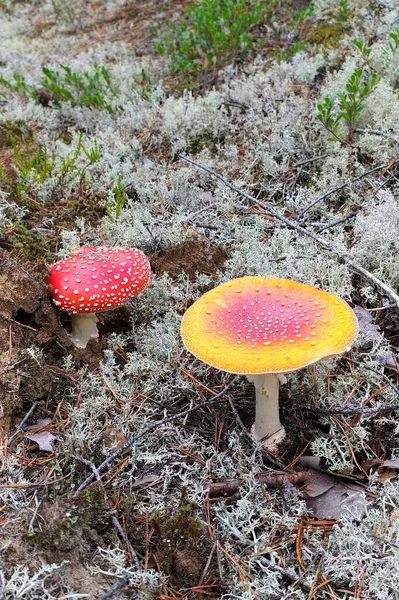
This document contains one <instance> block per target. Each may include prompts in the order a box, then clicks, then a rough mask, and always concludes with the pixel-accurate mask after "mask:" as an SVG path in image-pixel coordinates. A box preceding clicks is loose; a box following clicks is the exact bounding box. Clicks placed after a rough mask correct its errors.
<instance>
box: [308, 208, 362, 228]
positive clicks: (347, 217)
mask: <svg viewBox="0 0 399 600" xmlns="http://www.w3.org/2000/svg"><path fill="white" fill-rule="evenodd" d="M359 211H360V208H357V209H356V210H353V211H352V212H350V213H348V214H347V215H345V216H344V217H341V218H340V219H337V220H336V221H332V223H327V224H326V225H323V226H322V227H318V228H317V230H318V232H319V233H321V232H322V231H326V230H327V229H332V228H333V227H336V226H337V225H341V224H342V223H345V221H349V219H353V217H356V215H357V214H358V212H359Z"/></svg>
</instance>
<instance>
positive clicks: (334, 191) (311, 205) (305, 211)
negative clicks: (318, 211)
mask: <svg viewBox="0 0 399 600" xmlns="http://www.w3.org/2000/svg"><path fill="white" fill-rule="evenodd" d="M398 160H399V159H398ZM389 164H390V163H388V164H386V165H380V166H379V167H373V168H372V169H369V170H368V171H365V172H364V173H361V175H358V176H357V177H355V178H354V179H350V180H349V181H345V183H341V184H340V185H337V186H336V187H335V188H332V189H331V190H328V192H325V193H324V194H322V195H321V196H319V197H318V198H316V200H313V202H311V203H310V204H308V206H306V207H305V208H304V209H303V210H301V212H300V213H299V215H298V219H299V220H301V219H302V218H303V216H304V215H305V214H306V213H307V212H308V211H309V210H310V209H312V208H313V207H314V206H316V204H319V202H322V201H323V200H325V199H326V198H329V197H330V196H332V195H333V194H335V193H336V192H339V191H340V190H343V189H344V188H346V187H348V186H349V185H351V184H352V183H356V181H359V180H360V179H363V177H367V175H371V174H372V173H376V172H377V171H382V169H386V167H387V166H388V165H389Z"/></svg>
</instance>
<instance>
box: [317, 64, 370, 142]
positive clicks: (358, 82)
mask: <svg viewBox="0 0 399 600" xmlns="http://www.w3.org/2000/svg"><path fill="white" fill-rule="evenodd" d="M378 82H379V77H378V75H377V74H376V73H371V75H369V76H367V75H366V74H365V73H364V71H363V69H359V68H358V69H355V70H354V72H353V73H352V75H351V76H350V77H349V79H348V81H347V84H346V86H345V91H344V92H341V93H340V94H337V96H336V97H335V98H333V97H330V96H325V97H324V98H323V99H322V101H321V102H319V103H318V104H317V110H318V112H317V114H316V119H318V120H319V121H320V122H321V123H322V124H323V125H324V127H325V128H326V129H327V130H328V131H329V132H330V133H332V135H333V138H331V140H332V141H339V142H341V143H348V142H349V143H350V142H351V140H352V138H353V135H354V129H355V123H356V120H357V118H358V117H359V114H360V113H361V111H362V110H363V109H364V103H365V101H366V99H367V98H368V97H369V96H370V94H371V93H372V92H373V90H374V89H375V87H376V85H377V84H378ZM342 123H344V124H345V127H346V132H345V133H344V132H342V130H341V128H340V126H341V124H342Z"/></svg>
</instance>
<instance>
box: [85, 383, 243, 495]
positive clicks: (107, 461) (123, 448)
mask: <svg viewBox="0 0 399 600" xmlns="http://www.w3.org/2000/svg"><path fill="white" fill-rule="evenodd" d="M239 379H240V376H239V375H237V376H236V377H234V378H233V379H232V380H231V381H230V383H228V384H227V385H226V386H225V387H224V388H223V389H222V391H221V392H219V394H216V396H214V397H213V398H212V399H211V400H208V401H206V402H202V403H201V404H198V405H197V406H193V407H191V408H187V409H186V410H182V411H181V412H179V413H176V414H175V415H172V416H171V417H166V418H165V419H162V420H160V421H154V422H153V423H151V424H150V425H148V426H147V427H146V428H145V429H143V431H140V433H138V434H137V435H135V436H134V437H132V438H131V439H130V440H128V441H127V442H126V443H125V444H123V446H121V447H120V448H119V449H118V450H117V451H116V452H114V453H113V454H111V455H110V456H108V458H106V459H105V460H104V461H103V462H102V463H101V464H100V465H99V466H98V467H96V470H97V472H98V473H99V474H100V473H102V472H103V471H104V470H105V469H106V468H107V467H108V466H109V465H110V464H111V463H113V462H114V461H115V460H116V459H117V458H119V456H121V455H122V454H124V452H126V450H129V448H131V447H132V446H134V445H135V444H136V443H137V442H138V441H139V440H140V439H141V438H142V437H144V436H145V435H147V433H149V432H150V431H152V430H153V429H156V428H157V427H161V426H162V425H164V424H165V423H171V422H172V421H174V420H175V419H179V418H181V417H185V416H186V415H188V414H189V413H191V412H193V411H195V410H200V409H201V408H205V407H208V406H212V405H213V404H217V403H218V402H219V400H220V398H221V397H222V396H224V394H225V393H226V392H227V391H228V390H229V389H230V388H232V387H233V386H234V385H235V384H236V383H237V381H239ZM76 458H77V457H76ZM95 478H96V475H94V473H92V474H91V475H90V476H89V477H87V479H85V480H84V482H83V483H82V484H81V485H80V486H79V487H78V489H77V490H76V492H75V494H74V496H78V495H79V494H81V493H82V492H83V490H85V489H86V487H87V486H88V485H89V484H90V483H91V482H92V481H94V479H95Z"/></svg>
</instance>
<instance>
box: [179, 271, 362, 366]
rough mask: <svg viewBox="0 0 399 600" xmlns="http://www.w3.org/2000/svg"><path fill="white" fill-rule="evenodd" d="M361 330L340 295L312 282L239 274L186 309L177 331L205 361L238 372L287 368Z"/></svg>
mask: <svg viewBox="0 0 399 600" xmlns="http://www.w3.org/2000/svg"><path fill="white" fill-rule="evenodd" d="M358 332H359V326H358V322H357V319H356V315H355V313H354V312H353V310H352V309H351V308H350V306H349V305H348V304H347V303H346V302H345V301H344V300H342V299H341V298H338V297H337V296H334V295H333V294H330V293H329V292H324V291H323V290H319V289H318V288H315V287H313V286H312V285H306V284H303V283H298V282H297V281H290V280H289V279H277V278H272V277H241V278H239V279H233V280H232V281H228V282H227V283H224V284H222V285H220V286H218V287H217V288H215V289H213V290H211V291H210V292H207V293H206V294H204V295H203V296H202V297H201V298H200V299H199V300H197V301H196V302H194V304H193V305H192V306H191V307H190V308H189V309H188V310H187V311H186V313H185V315H184V317H183V321H182V325H181V336H182V338H183V342H184V344H185V346H186V348H187V349H188V350H189V351H190V352H191V353H192V354H194V356H196V357H197V358H199V359H201V360H202V361H203V362H205V363H207V364H208V365H211V366H213V367H216V368H218V369H222V370H223V371H227V372H229V373H236V374H241V375H255V374H260V373H287V372H289V371H295V370H297V369H302V368H303V367H306V366H307V365H310V364H312V363H315V362H317V361H318V360H320V359H322V358H325V357H327V356H333V355H336V354H342V353H343V352H345V351H347V350H349V348H350V346H351V345H352V343H353V342H354V340H355V339H356V336H357V334H358Z"/></svg>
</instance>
